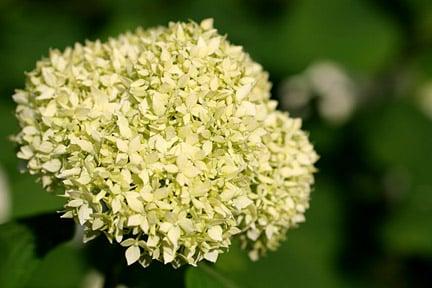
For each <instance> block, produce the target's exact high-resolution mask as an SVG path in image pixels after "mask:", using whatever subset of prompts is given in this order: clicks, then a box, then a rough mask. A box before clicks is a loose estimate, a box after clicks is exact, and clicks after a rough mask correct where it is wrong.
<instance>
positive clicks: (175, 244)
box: [14, 19, 317, 267]
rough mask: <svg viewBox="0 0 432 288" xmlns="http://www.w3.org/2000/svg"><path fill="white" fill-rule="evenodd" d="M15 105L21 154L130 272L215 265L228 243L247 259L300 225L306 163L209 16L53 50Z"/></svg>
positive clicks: (304, 149)
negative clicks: (119, 249) (113, 246)
mask: <svg viewBox="0 0 432 288" xmlns="http://www.w3.org/2000/svg"><path fill="white" fill-rule="evenodd" d="M14 100H15V101H16V102H17V103H18V107H17V110H16V115H17V118H18V120H19V123H20V125H21V127H22V130H21V131H20V132H19V133H18V134H17V135H16V136H15V140H16V141H17V142H18V143H19V145H20V151H19V152H18V157H19V158H21V159H24V160H27V161H28V162H27V167H28V171H29V172H30V173H31V174H35V175H38V176H39V177H40V179H41V181H42V184H43V185H44V187H45V188H46V189H47V190H52V189H54V188H56V187H61V188H62V190H63V191H64V195H63V196H64V197H65V199H66V200H67V201H66V204H65V211H64V214H63V217H71V218H74V219H76V220H77V222H79V224H81V225H83V227H84V230H85V239H84V240H85V241H87V240H91V239H93V238H94V237H96V236H97V235H99V234H104V235H105V236H106V237H107V238H108V239H109V241H111V242H118V243H121V245H122V246H125V247H127V248H126V250H125V256H126V259H127V262H128V264H132V263H134V262H137V261H138V262H139V263H141V264H142V265H143V266H147V265H149V263H150V262H151V261H152V260H153V259H155V260H158V261H161V262H163V263H172V265H173V266H174V267H178V266H180V265H182V264H191V265H196V264H197V263H198V262H199V261H201V260H203V259H207V260H209V261H213V262H214V261H216V259H217V257H218V255H219V254H220V253H222V252H224V251H225V250H226V249H227V248H228V247H229V246H230V244H231V241H232V239H233V238H234V237H239V238H240V240H241V243H242V245H243V246H244V248H245V249H248V251H249V255H250V257H251V258H252V259H257V258H258V257H259V256H261V255H263V254H265V253H266V251H267V250H269V249H275V248H276V247H277V246H278V244H279V243H280V241H281V240H282V239H283V238H284V235H285V233H286V231H287V229H289V228H290V227H292V226H295V225H296V224H297V223H299V222H302V221H303V220H304V217H303V213H304V211H305V209H306V208H307V207H308V202H309V193H310V186H311V184H312V183H313V175H312V174H313V172H314V171H315V169H314V166H313V164H314V162H315V161H316V159H317V155H316V153H315V152H314V150H313V148H312V146H311V144H310V143H309V141H308V139H307V136H306V134H305V133H304V132H303V131H302V130H300V126H301V123H300V120H299V119H292V118H289V117H288V115H287V114H284V113H282V112H278V111H276V110H275V107H276V102H275V101H272V100H270V83H269V81H268V76H267V73H266V72H265V71H263V69H262V67H261V66H260V65H259V64H257V63H255V62H254V61H253V60H252V59H251V58H250V57H249V55H248V54H246V53H245V52H244V51H243V49H242V47H240V46H235V45H232V44H230V43H229V42H228V41H227V40H226V38H225V37H224V36H221V35H219V34H218V33H217V30H215V29H214V28H213V25H212V20H211V19H207V20H204V21H203V22H201V23H200V24H197V23H194V22H190V23H170V24H169V25H168V27H158V28H153V29H148V30H143V29H137V30H136V31H135V32H133V33H125V34H123V35H120V36H119V37H117V38H112V39H109V40H108V41H107V42H105V43H102V42H100V41H95V42H86V44H85V45H81V44H76V45H75V46H74V47H73V48H67V49H66V50H65V51H63V52H60V51H58V50H52V51H51V52H50V55H49V57H47V58H45V59H42V60H41V61H39V62H38V63H37V65H36V68H35V70H33V71H32V72H30V73H28V76H27V83H26V86H25V89H23V90H18V91H17V92H16V94H15V95H14Z"/></svg>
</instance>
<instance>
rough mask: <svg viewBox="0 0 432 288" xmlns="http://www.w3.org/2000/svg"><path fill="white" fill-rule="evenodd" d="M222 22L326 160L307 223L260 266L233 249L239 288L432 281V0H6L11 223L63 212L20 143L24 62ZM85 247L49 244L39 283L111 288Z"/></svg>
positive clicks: (0, 45) (2, 194) (3, 86)
mask: <svg viewBox="0 0 432 288" xmlns="http://www.w3.org/2000/svg"><path fill="white" fill-rule="evenodd" d="M208 17H213V18H214V20H215V27H216V28H218V29H219V31H220V32H221V33H224V34H225V33H226V34H228V36H229V39H230V40H231V42H233V43H235V44H241V45H243V46H244V48H245V50H246V51H247V52H249V53H250V54H251V56H252V57H253V58H254V59H255V60H256V61H257V62H259V63H261V64H262V65H263V66H264V68H265V69H266V70H267V71H269V73H270V79H271V81H272V82H273V88H272V95H273V96H272V97H274V98H275V99H277V100H279V109H283V110H285V111H288V112H290V113H291V115H294V116H299V117H302V118H303V119H304V127H305V129H307V130H308V131H310V138H311V141H312V142H313V143H314V145H315V147H316V150H317V151H318V153H319V154H320V155H321V159H320V161H319V163H318V168H319V170H320V171H319V173H318V174H317V178H316V186H315V189H314V191H313V194H312V200H311V208H310V209H309V211H308V212H307V215H306V218H307V221H306V223H304V224H303V225H301V226H300V228H299V229H297V230H292V231H290V232H289V233H288V236H287V240H286V241H285V242H284V244H283V245H282V247H281V248H280V249H279V250H278V251H277V252H274V253H270V254H269V255H268V256H267V257H265V258H264V259H262V260H260V261H259V262H257V263H252V262H250V261H249V260H248V258H247V256H246V253H243V252H241V251H240V250H239V249H238V248H237V247H234V248H232V249H231V251H230V252H229V253H226V254H225V255H223V256H222V257H221V258H220V260H219V261H218V262H217V264H216V268H217V269H218V271H219V272H218V273H220V275H222V276H223V277H227V278H229V279H231V280H230V281H232V282H233V283H236V285H237V286H238V287H257V288H258V287H432V168H431V165H432V3H431V1H430V0H326V1H321V0H267V1H265V0H263V1H260V0H217V1H216V0H196V1H193V0H176V1H174V0H171V1H170V0H155V1H150V0H148V1H138V0H129V1H127V0H122V1H114V0H77V1H55V0H14V1H12V0H0V223H4V222H6V221H8V220H11V219H16V218H20V217H26V216H32V215H37V214H40V213H44V212H50V211H55V210H59V209H61V207H62V200H61V199H60V198H59V197H55V196H54V195H50V194H48V193H46V192H44V191H42V189H41V187H40V185H39V184H38V183H36V182H35V179H34V178H33V177H31V176H29V175H26V174H24V175H22V174H20V173H19V163H18V161H17V159H16V157H15V147H14V145H13V144H12V143H10V142H9V141H8V136H9V135H11V134H13V133H15V132H16V131H17V130H18V127H17V123H16V121H15V118H14V107H15V106H14V103H13V102H12V99H11V95H12V94H13V91H14V89H16V88H22V87H23V85H24V79H25V78H24V73H23V72H24V71H30V70H31V69H33V67H34V64H35V62H36V61H37V60H38V59H39V58H41V57H43V56H45V55H47V52H48V50H49V48H60V49H63V48H65V47H66V46H70V45H73V44H74V42H77V41H78V42H83V41H85V40H86V39H89V40H95V39H97V38H101V39H107V37H108V36H115V35H117V34H118V33H121V32H124V31H125V30H132V29H134V28H135V27H136V26H143V27H151V26H155V25H166V24H167V22H169V21H177V20H185V21H186V20H188V19H192V20H195V21H200V20H202V19H204V18H208ZM102 242H106V241H105V240H104V241H102ZM102 242H101V243H102ZM78 243H79V241H77V240H73V241H71V242H68V243H66V244H62V245H60V246H58V247H57V248H56V249H54V250H52V251H51V252H49V253H48V254H47V255H46V257H45V258H44V259H43V260H42V262H41V263H40V265H39V266H38V268H37V269H36V271H35V272H34V273H33V275H32V276H31V281H30V282H29V283H31V284H29V285H31V287H60V288H63V287H65V288H66V287H94V288H97V287H102V285H103V283H104V281H105V280H104V276H103V272H106V271H105V270H104V267H105V266H106V265H105V266H104V265H101V263H103V262H104V261H105V259H104V258H103V257H102V256H103V255H105V257H106V255H110V254H109V253H107V252H106V251H105V252H104V253H99V254H98V255H97V256H91V255H90V256H89V252H88V250H89V249H88V248H89V247H87V246H85V247H83V246H82V245H80V244H78ZM96 243H97V242H96ZM91 245H95V246H97V245H96V244H91ZM104 249H105V248H104ZM106 249H108V248H106ZM93 251H94V250H93ZM91 253H94V252H91ZM91 253H90V254H91ZM101 255H102V256H101ZM100 257H102V258H100ZM96 258H97V259H99V262H98V261H96V260H95V259H96ZM94 262H98V263H99V264H98V263H94ZM105 268H106V267H105ZM134 269H135V270H134ZM152 269H156V270H157V268H152ZM132 270H133V271H134V272H133V271H132ZM131 271H132V272H133V273H135V274H134V275H135V276H130V277H126V276H125V277H124V279H120V280H119V281H118V282H119V283H121V284H124V285H126V286H128V287H153V286H151V283H150V282H151V281H150V280H148V281H150V282H146V283H144V282H143V281H147V280H143V279H142V278H145V277H147V279H151V276H149V275H150V274H151V271H152V270H151V269H150V270H147V271H143V269H141V268H139V267H138V268H137V267H135V268H132V269H131ZM132 272H130V273H132ZM159 272H160V271H159ZM159 272H157V271H156V272H154V274H152V275H157V273H159ZM164 273H170V272H164ZM172 273H177V272H172ZM137 275H138V276H137ZM167 275H168V274H167ZM176 277H177V276H176ZM139 278H141V279H139ZM163 278H166V279H168V278H170V277H169V276H167V277H163ZM132 279H135V280H132ZM173 279H174V280H173ZM173 279H171V280H169V281H173V283H176V286H179V287H182V285H183V284H182V280H181V279H177V278H175V277H174V278H173ZM133 281H135V282H133ZM140 281H141V282H140ZM158 281H165V280H163V279H159V280H158ZM166 281H168V280H166ZM149 283H150V284H149ZM155 283H159V285H158V286H160V283H162V282H155ZM167 283H168V282H167ZM153 284H154V283H153ZM145 285H147V286H145ZM149 285H150V286H149ZM237 286H236V287H237ZM197 287H198V286H197ZM202 287H206V286H202ZM208 287H210V286H208ZM212 287H213V286H212Z"/></svg>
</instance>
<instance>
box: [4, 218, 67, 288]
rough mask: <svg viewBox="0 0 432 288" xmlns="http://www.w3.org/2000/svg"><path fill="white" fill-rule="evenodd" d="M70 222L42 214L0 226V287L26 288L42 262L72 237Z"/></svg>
mask: <svg viewBox="0 0 432 288" xmlns="http://www.w3.org/2000/svg"><path fill="white" fill-rule="evenodd" d="M73 227H74V225H73V222H72V221H67V220H63V219H60V217H59V215H58V214H45V215H40V216H36V217H32V218H26V219H22V220H18V221H16V222H11V223H7V224H3V225H0V255H1V257H2V260H1V261H0V287H2V288H12V287H28V286H26V283H27V281H28V280H29V278H30V276H31V275H32V273H33V271H34V270H35V269H36V268H37V266H38V265H39V263H40V262H41V259H42V258H43V257H44V256H45V255H46V254H47V253H48V252H49V251H50V250H51V249H53V248H54V247H56V246H57V245H58V244H60V243H62V242H64V241H66V240H68V239H70V238H71V237H72V235H73Z"/></svg>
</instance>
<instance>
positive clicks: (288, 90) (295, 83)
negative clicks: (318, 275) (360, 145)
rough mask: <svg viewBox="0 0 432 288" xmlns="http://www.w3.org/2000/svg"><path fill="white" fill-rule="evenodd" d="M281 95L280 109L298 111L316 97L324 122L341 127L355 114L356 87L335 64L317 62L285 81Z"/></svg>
mask: <svg viewBox="0 0 432 288" xmlns="http://www.w3.org/2000/svg"><path fill="white" fill-rule="evenodd" d="M280 96H281V97H280V98H281V104H282V108H283V109H287V110H288V111H291V110H294V111H297V112H299V111H301V110H304V109H306V108H307V106H308V104H309V103H310V101H311V100H312V99H313V98H316V99H317V105H318V107H317V109H318V113H319V114H320V116H321V117H322V118H323V119H324V120H326V121H328V122H330V123H332V124H343V123H345V122H346V121H347V120H348V119H349V117H350V116H351V115H352V113H353V112H354V109H355V106H356V104H357V87H356V84H355V83H354V81H353V80H352V79H351V78H350V77H349V76H348V74H347V73H346V71H344V69H343V68H341V67H340V66H339V65H338V64H337V63H334V62H330V61H320V62H317V63H315V64H312V65H311V66H310V67H309V68H307V69H306V70H305V71H304V72H303V73H301V74H298V75H294V76H292V77H290V78H288V79H287V80H286V81H285V82H284V83H283V84H282V85H281V89H280Z"/></svg>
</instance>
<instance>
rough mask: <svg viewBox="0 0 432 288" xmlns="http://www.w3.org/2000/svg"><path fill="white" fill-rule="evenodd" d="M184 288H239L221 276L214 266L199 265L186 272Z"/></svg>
mask: <svg viewBox="0 0 432 288" xmlns="http://www.w3.org/2000/svg"><path fill="white" fill-rule="evenodd" d="M185 280H186V288H240V287H243V286H239V285H237V284H236V283H234V282H233V281H232V280H231V279H229V278H227V277H226V276H225V275H223V274H221V273H220V272H219V271H217V270H216V269H215V267H214V266H209V265H207V264H201V265H199V266H198V267H194V268H189V269H188V270H187V272H186V279H185Z"/></svg>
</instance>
